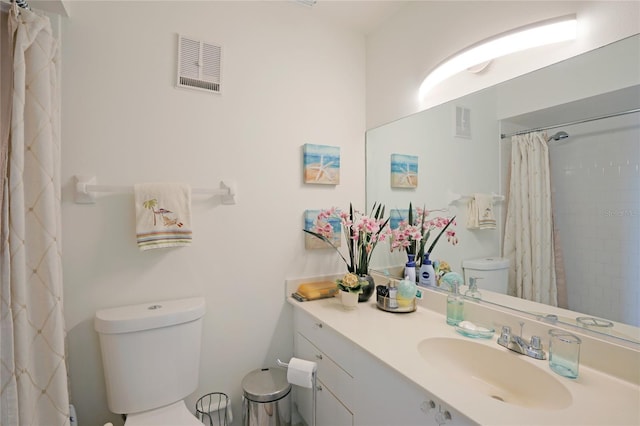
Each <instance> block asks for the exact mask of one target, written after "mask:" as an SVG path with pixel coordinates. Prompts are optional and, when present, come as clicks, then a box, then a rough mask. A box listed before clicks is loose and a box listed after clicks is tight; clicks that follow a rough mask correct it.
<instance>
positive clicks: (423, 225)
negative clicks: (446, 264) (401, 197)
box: [391, 203, 458, 267]
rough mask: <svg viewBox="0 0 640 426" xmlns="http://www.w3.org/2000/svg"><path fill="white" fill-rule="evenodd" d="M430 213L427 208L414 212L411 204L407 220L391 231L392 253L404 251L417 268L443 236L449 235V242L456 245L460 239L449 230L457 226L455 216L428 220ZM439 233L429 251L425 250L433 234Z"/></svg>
mask: <svg viewBox="0 0 640 426" xmlns="http://www.w3.org/2000/svg"><path fill="white" fill-rule="evenodd" d="M428 216H429V211H428V210H427V209H426V208H424V207H423V208H422V209H421V208H417V209H416V211H415V212H414V210H413V205H412V203H409V213H408V218H407V220H402V221H400V224H399V225H398V227H397V228H396V229H393V230H392V231H391V251H394V250H397V249H404V250H405V251H406V252H407V258H408V259H409V261H413V260H415V265H416V267H419V266H420V264H421V263H422V259H423V257H424V255H425V254H427V255H430V254H431V252H432V251H433V249H434V248H435V246H436V243H437V242H438V241H439V240H440V237H442V235H443V234H446V235H447V241H449V242H450V243H451V244H453V245H456V244H457V243H458V238H457V237H456V232H455V231H454V230H451V229H448V228H449V226H450V225H451V224H455V222H454V220H455V218H456V217H455V216H453V217H452V218H445V217H435V218H433V219H428ZM435 231H439V232H438V235H437V236H436V237H435V239H434V240H433V242H432V243H431V245H430V246H429V248H428V249H426V250H425V247H426V246H427V243H428V242H429V238H430V236H431V233H432V232H435Z"/></svg>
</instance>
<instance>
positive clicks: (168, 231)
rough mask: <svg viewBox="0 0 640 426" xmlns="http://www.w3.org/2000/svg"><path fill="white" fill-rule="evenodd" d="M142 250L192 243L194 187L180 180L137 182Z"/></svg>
mask: <svg viewBox="0 0 640 426" xmlns="http://www.w3.org/2000/svg"><path fill="white" fill-rule="evenodd" d="M134 194H135V203H136V238H137V240H138V248H139V249H140V250H150V249H156V248H163V247H181V246H188V245H190V244H191V187H189V186H188V185H183V184H177V183H139V184H136V185H135V186H134Z"/></svg>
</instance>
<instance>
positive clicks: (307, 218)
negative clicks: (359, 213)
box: [304, 210, 342, 250]
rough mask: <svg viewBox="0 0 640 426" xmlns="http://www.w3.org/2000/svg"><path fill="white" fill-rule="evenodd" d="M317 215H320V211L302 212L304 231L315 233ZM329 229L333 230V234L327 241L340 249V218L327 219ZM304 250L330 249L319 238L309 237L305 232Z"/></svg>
mask: <svg viewBox="0 0 640 426" xmlns="http://www.w3.org/2000/svg"><path fill="white" fill-rule="evenodd" d="M318 214H320V210H305V211H304V229H306V230H308V231H315V228H316V225H317V220H318ZM328 221H329V224H330V225H331V228H333V233H332V234H331V235H330V236H329V240H330V241H331V243H332V244H333V245H334V246H336V247H340V245H341V244H340V241H341V240H342V239H341V234H342V224H341V222H340V218H337V217H331V218H329V219H328ZM304 248H306V249H311V250H315V249H323V248H331V246H330V245H329V244H327V243H325V242H324V241H322V240H321V239H319V238H316V237H314V236H313V235H309V234H307V233H306V232H305V233H304Z"/></svg>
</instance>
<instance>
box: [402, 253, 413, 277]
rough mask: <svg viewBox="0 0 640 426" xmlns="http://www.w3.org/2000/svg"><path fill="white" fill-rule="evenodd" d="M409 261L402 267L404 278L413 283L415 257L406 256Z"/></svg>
mask: <svg viewBox="0 0 640 426" xmlns="http://www.w3.org/2000/svg"><path fill="white" fill-rule="evenodd" d="M407 256H408V258H409V260H408V261H407V263H406V264H405V265H404V276H405V279H407V280H411V281H413V282H414V283H415V282H416V260H415V259H416V255H415V254H408V255H407Z"/></svg>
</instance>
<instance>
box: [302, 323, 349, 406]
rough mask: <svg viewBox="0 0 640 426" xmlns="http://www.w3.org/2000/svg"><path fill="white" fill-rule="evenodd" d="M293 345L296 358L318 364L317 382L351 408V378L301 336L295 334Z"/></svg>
mask: <svg viewBox="0 0 640 426" xmlns="http://www.w3.org/2000/svg"><path fill="white" fill-rule="evenodd" d="M295 345H296V356H298V357H300V358H303V359H307V360H309V361H314V362H316V363H317V364H318V371H317V377H318V380H321V381H322V382H323V383H324V384H325V386H326V387H328V388H329V389H330V390H331V392H332V393H333V394H335V396H336V397H337V398H338V399H339V400H340V401H342V403H343V404H344V405H345V406H347V407H352V406H353V404H354V396H355V392H354V386H355V385H354V380H353V377H351V375H349V373H347V372H346V371H344V370H343V369H342V368H340V366H339V365H338V364H336V363H335V362H334V361H333V360H332V359H331V358H330V357H329V356H328V355H327V354H326V353H324V352H323V351H321V350H320V349H319V348H318V347H317V346H315V345H314V344H313V343H311V342H310V341H309V340H307V339H306V338H305V337H304V336H303V335H302V334H300V333H296V341H295Z"/></svg>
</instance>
